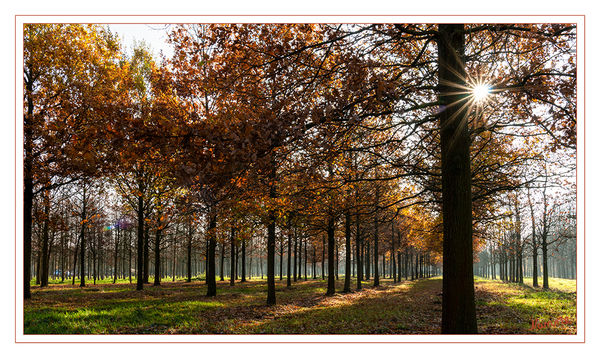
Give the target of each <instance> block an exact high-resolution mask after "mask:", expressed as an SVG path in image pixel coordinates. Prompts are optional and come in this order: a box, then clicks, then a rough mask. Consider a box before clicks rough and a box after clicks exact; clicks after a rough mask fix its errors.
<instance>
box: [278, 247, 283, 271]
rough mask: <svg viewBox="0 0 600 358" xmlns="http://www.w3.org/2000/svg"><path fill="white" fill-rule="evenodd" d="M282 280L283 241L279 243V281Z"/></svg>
mask: <svg viewBox="0 0 600 358" xmlns="http://www.w3.org/2000/svg"><path fill="white" fill-rule="evenodd" d="M281 280H283V239H282V240H280V241H279V281H281Z"/></svg>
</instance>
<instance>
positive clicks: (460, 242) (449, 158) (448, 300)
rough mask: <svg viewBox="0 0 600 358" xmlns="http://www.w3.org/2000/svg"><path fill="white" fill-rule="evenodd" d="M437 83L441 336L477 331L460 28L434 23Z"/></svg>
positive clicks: (466, 119) (467, 135)
mask: <svg viewBox="0 0 600 358" xmlns="http://www.w3.org/2000/svg"><path fill="white" fill-rule="evenodd" d="M438 35H439V36H438V76H439V79H438V82H439V88H440V97H439V100H440V103H441V107H442V108H443V109H444V110H443V111H442V112H441V113H440V131H441V151H442V213H443V223H444V224H443V226H444V229H443V232H444V235H443V237H444V243H443V256H444V277H443V301H442V333H445V334H447V333H466V334H468V333H477V318H476V315H475V289H474V282H473V237H472V225H473V220H472V209H471V207H472V200H471V168H470V162H471V161H470V152H469V147H470V138H469V131H468V118H467V113H466V111H465V110H464V107H463V104H464V102H465V101H466V100H467V98H466V95H464V94H461V93H460V92H461V91H460V90H457V89H460V88H465V87H466V86H467V84H466V82H465V78H466V72H465V63H464V49H465V44H464V25H462V24H458V25H457V24H440V25H439V34H438Z"/></svg>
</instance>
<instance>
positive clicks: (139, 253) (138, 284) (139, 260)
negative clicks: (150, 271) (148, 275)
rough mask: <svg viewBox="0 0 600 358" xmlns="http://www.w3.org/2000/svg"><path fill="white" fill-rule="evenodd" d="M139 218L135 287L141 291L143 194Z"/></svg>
mask: <svg viewBox="0 0 600 358" xmlns="http://www.w3.org/2000/svg"><path fill="white" fill-rule="evenodd" d="M140 192H141V190H140ZM137 220H138V228H137V270H136V271H137V272H136V276H137V277H136V279H137V282H136V287H135V289H136V290H138V291H141V290H143V289H144V199H143V197H142V195H139V196H138V207H137Z"/></svg>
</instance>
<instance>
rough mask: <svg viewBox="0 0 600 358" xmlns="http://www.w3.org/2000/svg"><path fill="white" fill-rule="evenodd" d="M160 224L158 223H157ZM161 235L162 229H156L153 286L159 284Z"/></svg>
mask: <svg viewBox="0 0 600 358" xmlns="http://www.w3.org/2000/svg"><path fill="white" fill-rule="evenodd" d="M159 225H160V223H159ZM161 236H162V229H156V235H155V238H154V286H159V285H160V272H161V268H160V264H161V263H160V240H161ZM189 259H190V257H189V256H188V267H189V269H191V265H189V261H190V260H189Z"/></svg>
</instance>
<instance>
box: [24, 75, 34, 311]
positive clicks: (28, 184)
mask: <svg viewBox="0 0 600 358" xmlns="http://www.w3.org/2000/svg"><path fill="white" fill-rule="evenodd" d="M25 90H26V92H25V96H26V98H27V114H26V115H24V116H23V139H24V143H23V298H24V299H26V300H27V299H30V298H31V233H32V225H33V213H32V211H33V126H34V123H33V120H34V118H33V109H34V104H33V97H32V95H33V78H31V77H30V76H29V75H28V76H27V77H26V83H25Z"/></svg>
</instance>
